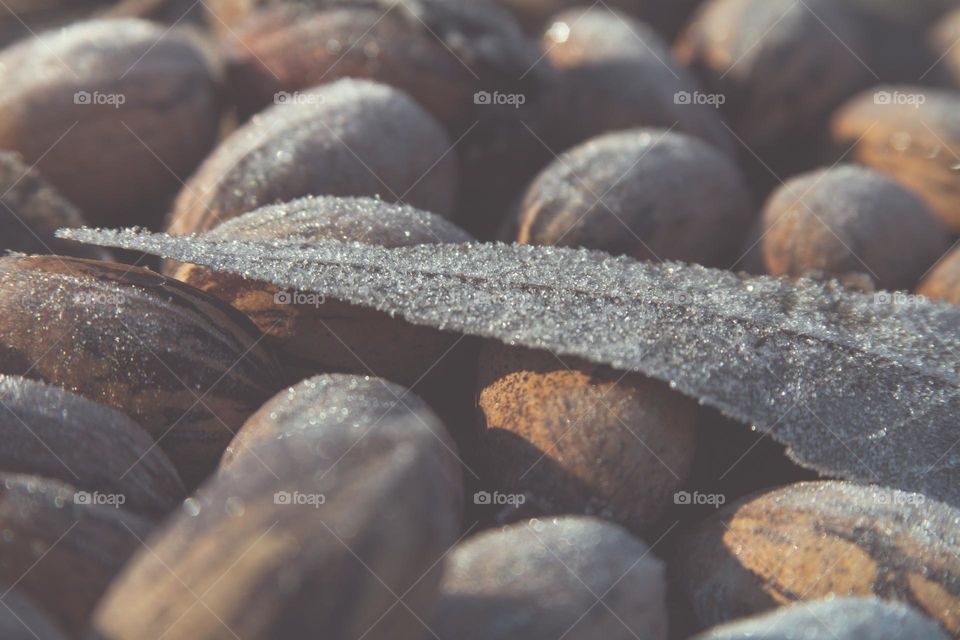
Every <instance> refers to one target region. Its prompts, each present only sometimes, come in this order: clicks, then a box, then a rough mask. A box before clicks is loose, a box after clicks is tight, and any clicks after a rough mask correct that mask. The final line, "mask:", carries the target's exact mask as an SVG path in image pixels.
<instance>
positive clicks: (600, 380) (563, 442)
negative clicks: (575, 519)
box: [478, 342, 697, 531]
mask: <svg viewBox="0 0 960 640" xmlns="http://www.w3.org/2000/svg"><path fill="white" fill-rule="evenodd" d="M478 387H479V405H480V410H481V420H482V424H483V426H484V427H485V430H484V433H483V435H482V443H483V456H484V459H485V464H486V465H487V466H488V467H489V469H488V471H489V473H490V478H491V480H492V481H493V483H494V484H495V485H497V487H498V488H499V489H501V490H502V491H504V492H507V493H512V494H521V493H522V494H525V496H526V501H527V502H528V503H529V504H527V507H528V508H530V509H532V510H533V512H538V511H539V512H544V513H547V514H555V513H584V514H588V515H590V514H596V515H602V516H603V517H606V518H608V519H611V520H614V521H616V522H620V523H622V524H624V525H626V526H627V527H629V528H630V529H632V530H634V531H641V530H645V529H647V528H648V527H649V526H651V525H652V524H653V523H655V522H656V521H657V519H658V518H659V516H660V515H661V514H662V513H663V510H664V509H665V508H666V507H667V505H668V504H669V503H670V502H671V500H672V499H673V494H674V492H675V491H676V490H677V489H679V488H680V486H681V485H682V484H683V482H684V481H685V480H686V478H687V475H688V473H689V471H690V464H691V462H692V460H693V457H694V451H695V448H696V441H697V433H696V422H697V406H696V403H694V402H693V401H691V400H689V399H687V398H684V397H683V396H681V395H680V394H679V393H677V392H674V391H671V390H670V389H669V387H668V386H667V385H666V384H663V383H660V382H657V381H653V380H650V379H648V378H644V377H643V376H639V375H636V374H626V375H624V374H623V373H620V372H616V371H613V370H611V369H609V368H607V367H603V366H599V365H593V364H590V363H586V362H582V361H579V360H570V359H565V360H560V359H559V358H557V357H556V356H554V355H553V354H551V353H549V352H546V351H531V350H528V349H521V348H517V347H507V346H505V345H502V344H500V343H494V342H490V343H487V344H485V345H484V349H483V351H482V352H481V358H480V373H479V379H478Z"/></svg>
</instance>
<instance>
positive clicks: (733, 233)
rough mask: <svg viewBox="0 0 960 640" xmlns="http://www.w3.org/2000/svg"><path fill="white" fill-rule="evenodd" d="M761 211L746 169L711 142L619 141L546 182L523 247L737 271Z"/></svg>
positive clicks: (533, 196) (585, 151)
mask: <svg viewBox="0 0 960 640" xmlns="http://www.w3.org/2000/svg"><path fill="white" fill-rule="evenodd" d="M601 196H602V197H601ZM751 207H752V205H751V204H750V196H749V193H748V192H747V189H746V186H745V184H744V181H743V177H742V175H741V174H740V170H739V169H738V167H737V165H736V164H735V163H734V162H733V161H732V160H731V159H730V158H728V157H727V156H725V155H723V154H722V153H721V152H720V151H718V150H716V149H715V148H713V147H712V146H710V145H708V144H707V143H705V142H703V141H701V140H699V139H697V138H692V137H690V136H686V135H682V134H676V133H670V132H668V131H664V130H660V129H636V130H631V131H623V132H615V133H610V134H606V135H603V136H600V137H597V138H593V139H592V140H589V141H587V142H585V143H583V144H582V145H580V146H577V147H575V148H574V149H572V150H570V151H568V152H567V153H565V154H563V155H562V156H561V157H560V158H559V159H557V160H556V161H555V162H553V163H552V164H551V165H550V166H548V167H547V168H546V169H544V170H543V171H542V172H541V173H540V175H539V176H537V178H536V180H534V182H533V184H532V185H530V188H529V189H528V190H527V192H526V194H525V196H524V198H523V202H522V204H521V213H520V223H519V229H518V232H517V241H518V242H521V243H524V244H547V245H549V244H556V245H562V246H581V247H587V248H590V249H602V250H604V251H607V252H609V253H612V254H626V255H629V256H632V257H634V258H637V259H640V260H682V261H685V262H696V263H700V264H704V265H707V266H729V264H727V263H725V260H727V259H729V260H730V261H732V260H733V257H732V254H734V253H736V249H737V248H738V247H739V245H740V242H741V241H742V238H743V236H744V234H745V233H746V230H747V226H748V225H749V222H750V218H751V216H752V211H751Z"/></svg>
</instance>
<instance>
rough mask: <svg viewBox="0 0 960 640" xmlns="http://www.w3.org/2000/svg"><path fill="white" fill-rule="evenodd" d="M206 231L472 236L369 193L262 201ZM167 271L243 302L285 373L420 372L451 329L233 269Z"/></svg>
mask: <svg viewBox="0 0 960 640" xmlns="http://www.w3.org/2000/svg"><path fill="white" fill-rule="evenodd" d="M208 235H209V237H210V238H217V239H231V240H260V241H274V240H278V241H280V240H282V241H289V242H299V243H304V244H309V243H312V242H320V241H324V240H338V241H345V242H363V243H369V244H378V245H383V246H386V247H408V246H412V245H417V244H434V243H444V242H451V243H457V242H469V241H470V240H471V237H470V235H469V234H467V233H465V232H464V231H461V230H460V229H458V228H457V227H456V226H455V225H454V224H453V223H451V222H448V221H446V220H444V219H443V218H440V217H439V216H435V215H433V214H431V213H427V212H425V211H420V210H417V209H414V208H413V207H407V206H403V205H393V204H387V203H384V202H382V201H380V200H374V199H372V198H333V197H319V198H312V197H311V198H303V199H300V200H294V201H292V202H289V203H286V204H281V205H276V206H271V207H264V208H261V209H258V210H256V211H253V212H250V213H247V214H244V215H242V216H240V217H238V218H234V219H232V220H228V221H227V222H225V223H223V224H222V225H219V226H218V227H215V228H214V229H213V230H212V231H210V232H209V234H208ZM174 276H175V277H176V278H178V279H180V280H182V281H184V282H186V283H188V284H190V285H192V286H194V287H197V288H198V289H200V290H202V291H205V292H207V293H209V294H211V295H214V296H216V297H218V298H220V299H222V300H224V301H225V302H228V303H230V304H231V305H233V306H234V307H235V308H237V309H239V310H240V311H242V312H244V313H245V314H246V315H247V316H248V317H250V319H251V320H253V322H254V324H256V325H257V328H259V329H260V330H261V331H262V332H263V333H264V334H265V335H266V338H265V343H266V344H268V345H269V346H270V347H272V348H273V350H274V351H275V353H277V354H278V356H279V357H280V359H281V363H282V364H283V366H284V367H285V369H286V370H287V371H288V373H289V375H290V377H292V378H297V379H301V378H304V377H307V376H309V375H313V374H315V373H323V372H330V371H341V372H349V373H360V374H374V375H378V376H383V377H385V378H388V379H390V380H395V381H398V382H402V383H405V384H408V385H409V384H413V383H415V382H418V381H419V380H420V379H421V378H422V377H423V376H424V375H425V374H427V373H428V372H429V371H430V370H431V369H432V368H433V367H434V366H435V365H437V363H438V361H440V360H441V359H442V358H443V356H444V354H446V352H447V351H448V350H449V349H450V348H451V347H452V346H453V344H454V342H455V341H456V338H457V336H456V335H455V334H452V333H446V332H442V331H437V330H436V329H433V328H429V327H420V326H415V325H411V324H409V323H407V322H405V321H404V320H402V319H400V318H393V317H390V316H389V315H387V314H385V313H381V312H379V311H375V310H371V309H362V308H360V307H356V306H353V305H350V304H347V303H345V302H340V301H338V300H327V299H324V298H321V297H319V296H316V295H311V294H302V293H299V292H295V291H283V290H281V289H279V288H277V287H275V286H273V285H270V284H266V283H263V282H257V281H254V280H246V279H244V278H241V277H239V276H235V275H230V274H225V273H219V272H214V271H211V270H210V269H207V268H205V267H198V266H196V265H183V266H181V267H180V268H179V269H178V270H177V271H176V272H175V273H174Z"/></svg>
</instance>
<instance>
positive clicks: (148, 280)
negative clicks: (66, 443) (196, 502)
mask: <svg viewBox="0 0 960 640" xmlns="http://www.w3.org/2000/svg"><path fill="white" fill-rule="evenodd" d="M37 318H42V322H38V321H37ZM0 322H2V326H3V331H2V332H0V372H2V373H8V374H16V375H28V376H29V377H32V378H39V379H42V380H44V381H45V382H47V383H50V384H54V385H57V386H62V387H65V388H66V389H68V390H70V391H72V392H74V393H78V394H80V395H82V396H84V397H87V398H90V399H91V400H95V401H97V402H101V403H103V404H105V405H107V406H110V407H113V408H115V409H118V410H120V411H121V412H123V413H125V414H127V415H128V416H130V417H131V418H132V419H134V420H135V421H136V422H138V423H139V424H140V425H141V426H143V428H144V429H146V431H147V432H148V433H150V435H151V436H153V437H154V438H155V439H157V440H159V444H160V446H161V447H162V448H163V449H164V451H166V452H167V454H168V455H169V456H170V459H171V460H172V461H173V463H174V464H175V465H176V466H177V469H178V471H179V472H180V475H181V477H182V478H183V480H184V482H185V484H186V485H187V487H191V486H195V484H196V483H197V482H199V480H200V479H202V477H203V476H204V475H205V474H206V473H208V472H209V471H210V470H211V469H212V468H213V466H215V464H216V460H217V459H218V458H219V457H220V455H221V454H222V452H223V450H224V448H226V446H227V443H228V442H229V440H230V437H231V436H232V435H233V432H234V431H236V429H237V428H239V427H240V425H241V424H242V423H243V421H244V420H245V419H246V418H247V416H249V415H250V414H251V413H253V411H255V410H256V409H258V408H259V407H260V404H261V403H262V402H263V401H264V400H265V399H266V398H268V397H270V395H271V393H273V391H274V390H275V389H276V388H277V387H278V386H279V385H280V384H282V375H281V373H280V371H279V368H278V367H277V365H276V363H275V362H274V360H273V357H272V356H271V355H270V354H269V353H268V352H266V351H265V350H264V348H263V347H262V345H260V344H258V339H259V337H260V336H259V334H258V332H257V331H256V328H255V327H254V326H253V325H251V324H250V322H249V320H247V319H246V318H245V317H244V316H243V314H241V313H239V312H238V311H236V310H235V309H232V308H231V307H229V306H228V305H226V304H224V303H222V302H221V301H219V300H217V299H216V298H213V297H211V296H208V295H207V294H205V293H203V292H201V291H197V290H196V289H194V288H192V287H189V286H187V285H185V284H183V283H180V282H177V281H175V280H171V279H169V278H164V277H163V276H160V275H157V274H155V273H153V272H151V271H148V270H146V269H139V268H136V267H128V266H127V265H119V264H114V263H108V262H97V261H92V260H79V259H73V258H60V257H57V256H40V257H26V258H12V257H11V258H0Z"/></svg>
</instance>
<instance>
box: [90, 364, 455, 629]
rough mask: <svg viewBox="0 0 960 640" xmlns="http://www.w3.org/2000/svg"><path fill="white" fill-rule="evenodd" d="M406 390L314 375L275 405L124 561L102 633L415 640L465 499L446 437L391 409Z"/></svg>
mask: <svg viewBox="0 0 960 640" xmlns="http://www.w3.org/2000/svg"><path fill="white" fill-rule="evenodd" d="M404 392H405V390H404V389H403V388H401V387H398V386H395V385H390V384H389V383H386V382H384V381H382V380H378V379H372V378H362V377H357V376H321V377H317V378H313V379H311V380H307V381H305V382H303V383H301V384H299V385H297V386H296V387H293V388H291V389H289V390H288V391H285V392H283V393H281V394H280V395H278V396H277V397H276V398H274V399H273V400H271V401H270V402H269V403H268V404H267V405H266V406H265V407H264V409H263V411H261V412H260V413H259V414H257V415H256V416H254V417H253V418H252V419H251V421H250V422H249V423H248V424H247V425H246V426H245V427H244V432H247V431H248V430H250V431H254V432H259V434H258V433H250V434H248V435H245V436H243V438H244V442H245V443H246V444H248V445H249V447H248V448H245V449H242V452H241V453H239V455H238V456H237V457H236V458H235V459H234V460H233V461H232V463H231V464H229V466H227V467H226V468H225V469H222V470H221V471H220V472H219V473H218V474H217V475H216V476H215V477H214V478H212V479H211V480H210V481H209V482H208V483H207V484H206V485H204V487H202V488H201V490H200V491H199V493H198V495H197V496H196V498H195V499H193V500H190V501H188V502H187V503H186V504H185V505H184V511H183V512H182V513H180V514H178V515H177V516H175V517H173V518H172V519H171V520H168V522H167V524H166V525H165V526H164V527H163V529H162V530H160V531H159V532H158V533H156V534H155V535H154V536H153V537H151V538H150V540H149V541H148V542H147V545H148V547H149V549H150V551H147V550H143V551H142V552H141V553H139V554H138V555H137V556H136V557H134V558H133V559H132V560H131V562H130V563H129V564H128V566H127V569H126V571H125V572H124V574H123V575H122V576H121V577H120V578H119V579H118V580H117V581H116V582H115V583H114V585H113V587H112V588H111V591H110V593H109V594H108V595H107V596H106V598H105V599H104V600H103V602H102V603H101V605H100V607H99V609H98V611H97V614H96V618H95V626H96V628H97V629H98V630H99V631H100V632H101V633H102V634H103V635H104V636H106V637H108V638H111V639H114V640H120V639H125V638H143V637H155V636H158V635H161V634H162V635H164V637H166V638H170V639H171V640H177V639H180V638H189V639H191V640H193V639H196V638H220V637H223V636H224V634H227V635H229V632H227V631H226V630H225V627H226V628H229V629H230V630H231V631H232V632H233V633H235V634H237V635H238V636H240V637H243V638H294V637H305V638H306V637H309V638H315V637H331V638H333V637H342V638H357V637H361V636H363V637H364V638H366V639H370V640H385V639H390V640H407V639H409V640H419V639H420V638H422V637H423V634H424V633H425V632H426V629H425V628H424V626H423V624H424V622H423V621H426V620H428V615H429V609H430V606H431V604H432V602H433V600H434V598H435V596H436V592H437V588H438V582H439V577H440V576H439V574H440V571H441V567H442V557H443V555H444V553H445V551H446V550H447V549H448V548H449V546H450V545H452V544H453V543H454V541H455V540H456V537H457V535H458V533H459V520H460V517H459V513H458V505H459V502H460V500H461V491H462V488H461V486H460V482H459V469H458V467H457V461H456V458H455V454H454V452H453V444H452V442H451V441H450V439H449V436H448V435H447V434H446V433H444V431H443V427H442V425H440V423H439V421H438V420H437V419H436V418H435V417H433V416H431V415H430V414H429V412H428V410H427V409H426V408H425V407H423V406H422V404H421V403H420V402H419V401H418V400H417V399H416V398H414V397H411V396H407V397H406V398H404V399H403V400H402V401H399V402H398V400H397V396H400V397H401V398H402V397H403V396H402V394H403V393H404ZM404 403H406V404H407V405H409V406H411V407H412V409H407V408H406V406H405V405H404ZM261 430H262V431H261ZM194 594H203V595H202V599H203V603H204V606H196V604H197V602H196V600H197V596H196V595H194ZM401 598H402V599H403V603H402V604H401V603H398V602H397V601H398V599H401ZM418 618H419V619H418Z"/></svg>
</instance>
